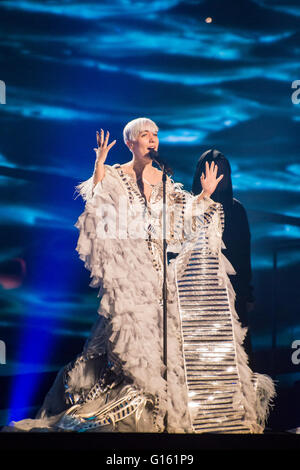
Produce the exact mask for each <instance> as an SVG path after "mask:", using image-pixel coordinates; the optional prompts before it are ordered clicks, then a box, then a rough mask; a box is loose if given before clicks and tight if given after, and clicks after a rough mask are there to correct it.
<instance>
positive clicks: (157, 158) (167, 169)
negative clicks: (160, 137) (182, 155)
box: [149, 149, 173, 175]
mask: <svg viewBox="0 0 300 470" xmlns="http://www.w3.org/2000/svg"><path fill="white" fill-rule="evenodd" d="M149 157H150V158H151V160H153V161H154V162H156V163H157V164H158V166H159V167H160V168H161V169H162V171H164V172H165V173H168V174H170V175H172V174H173V171H172V168H171V167H170V166H169V165H168V163H167V162H166V161H165V160H163V159H162V158H161V156H160V155H159V153H158V152H157V150H154V149H149Z"/></svg>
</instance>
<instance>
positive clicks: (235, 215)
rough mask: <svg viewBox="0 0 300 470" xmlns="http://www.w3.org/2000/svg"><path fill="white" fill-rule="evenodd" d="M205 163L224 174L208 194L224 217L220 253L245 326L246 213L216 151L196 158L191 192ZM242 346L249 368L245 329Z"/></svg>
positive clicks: (248, 288) (249, 290)
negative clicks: (230, 272)
mask: <svg viewBox="0 0 300 470" xmlns="http://www.w3.org/2000/svg"><path fill="white" fill-rule="evenodd" d="M206 162H209V164H211V163H212V162H214V163H215V164H216V165H218V174H217V176H219V175H220V174H222V175H224V176H223V178H222V180H221V181H220V183H219V184H218V186H217V187H216V189H215V191H214V193H213V194H212V195H211V196H210V197H211V199H212V200H213V201H215V202H219V203H221V204H222V206H223V210H224V219H225V227H224V232H223V241H224V244H225V246H226V251H225V253H224V254H225V256H226V258H227V259H228V260H229V261H230V263H231V264H232V266H233V267H234V269H235V271H236V275H230V281H231V283H232V286H233V288H234V291H235V293H236V301H235V308H236V311H237V313H238V316H239V319H240V321H241V323H242V326H243V327H248V328H249V319H248V313H249V312H250V311H251V310H252V309H253V302H254V297H253V287H252V285H251V278H252V272H251V250H250V238H251V237H250V230H249V223H248V218H247V214H246V211H245V209H244V207H243V205H242V204H241V202H240V201H238V200H237V199H236V198H234V197H233V190H232V181H231V167H230V163H229V161H228V160H227V158H225V157H224V155H223V154H222V153H221V152H219V150H207V151H206V152H204V153H203V154H202V155H201V157H200V158H199V160H198V164H197V168H196V171H195V175H194V180H193V187H192V192H193V193H194V195H197V194H200V193H201V191H202V186H201V182H200V176H201V175H202V174H205V164H206ZM244 349H245V351H246V353H247V355H248V357H249V365H250V367H251V368H252V367H253V354H252V345H251V336H250V332H249V329H248V332H247V335H246V337H245V341H244Z"/></svg>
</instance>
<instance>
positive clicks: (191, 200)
mask: <svg viewBox="0 0 300 470" xmlns="http://www.w3.org/2000/svg"><path fill="white" fill-rule="evenodd" d="M172 189H173V191H172V193H171V196H170V201H171V203H170V214H171V215H170V226H171V233H173V236H172V237H171V244H170V248H169V251H175V250H173V246H175V245H176V247H177V246H179V244H181V245H182V244H183V243H185V242H186V241H188V240H191V239H193V238H195V237H199V232H201V231H202V232H203V230H207V232H206V236H207V237H208V239H209V246H210V248H211V250H212V251H213V252H216V251H217V249H218V247H219V245H220V243H221V244H222V233H223V229H224V213H223V207H222V205H221V204H220V203H216V202H215V201H213V200H212V199H211V198H209V197H207V196H205V197H204V198H201V199H200V198H199V195H197V196H194V195H193V194H192V193H190V192H188V191H186V190H184V189H183V188H182V184H181V183H174V184H173V188H172ZM172 240H173V241H172ZM177 251H179V250H177Z"/></svg>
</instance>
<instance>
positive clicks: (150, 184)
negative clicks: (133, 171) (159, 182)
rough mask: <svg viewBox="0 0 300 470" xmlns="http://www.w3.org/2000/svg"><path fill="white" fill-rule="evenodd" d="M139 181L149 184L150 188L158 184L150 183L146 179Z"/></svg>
mask: <svg viewBox="0 0 300 470" xmlns="http://www.w3.org/2000/svg"><path fill="white" fill-rule="evenodd" d="M137 181H144V183H147V184H149V186H152V188H153V187H154V186H156V184H152V183H149V181H147V180H146V179H145V178H138V179H137Z"/></svg>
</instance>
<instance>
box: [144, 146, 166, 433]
mask: <svg viewBox="0 0 300 470" xmlns="http://www.w3.org/2000/svg"><path fill="white" fill-rule="evenodd" d="M149 155H150V158H151V159H152V160H153V161H154V162H155V163H157V165H158V166H159V167H160V169H161V170H162V172H163V174H162V183H163V211H162V232H163V233H162V238H163V286H162V300H163V363H164V366H165V371H164V374H163V378H164V379H165V381H166V402H167V411H166V414H165V417H164V427H165V429H164V432H165V433H167V432H168V351H167V338H168V335H167V302H168V298H167V296H168V290H167V237H166V225H167V224H166V181H167V173H168V171H170V168H169V167H168V165H166V164H165V162H164V161H162V160H161V158H159V155H158V152H156V151H150V152H149Z"/></svg>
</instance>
